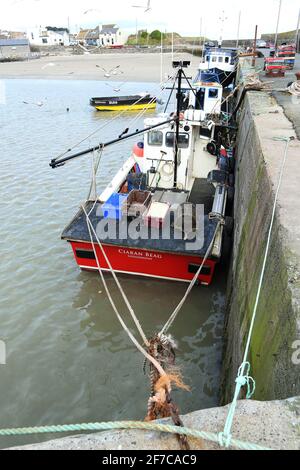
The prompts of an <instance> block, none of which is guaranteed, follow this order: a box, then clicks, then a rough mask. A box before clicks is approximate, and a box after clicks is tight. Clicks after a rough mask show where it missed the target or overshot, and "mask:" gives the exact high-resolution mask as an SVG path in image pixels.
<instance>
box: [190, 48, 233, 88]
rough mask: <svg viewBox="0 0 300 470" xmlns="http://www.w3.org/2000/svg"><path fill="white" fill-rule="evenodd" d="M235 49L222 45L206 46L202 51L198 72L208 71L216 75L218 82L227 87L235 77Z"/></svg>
mask: <svg viewBox="0 0 300 470" xmlns="http://www.w3.org/2000/svg"><path fill="white" fill-rule="evenodd" d="M237 60H238V56H237V50H236V49H227V48H224V47H208V48H206V49H205V51H204V57H203V61H202V62H201V63H200V64H199V72H201V71H202V72H203V71H209V72H211V73H214V74H216V75H217V77H218V82H219V83H221V84H222V85H223V87H227V86H228V85H230V84H231V83H233V82H234V80H235V77H236V65H237Z"/></svg>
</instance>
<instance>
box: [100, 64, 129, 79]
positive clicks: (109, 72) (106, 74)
mask: <svg viewBox="0 0 300 470" xmlns="http://www.w3.org/2000/svg"><path fill="white" fill-rule="evenodd" d="M96 67H98V68H100V69H102V70H103V72H104V77H106V78H109V77H110V76H111V75H117V73H118V71H117V69H118V68H119V67H120V65H117V66H116V67H113V68H112V69H110V70H106V69H105V68H104V67H101V65H96ZM119 73H123V72H121V71H119Z"/></svg>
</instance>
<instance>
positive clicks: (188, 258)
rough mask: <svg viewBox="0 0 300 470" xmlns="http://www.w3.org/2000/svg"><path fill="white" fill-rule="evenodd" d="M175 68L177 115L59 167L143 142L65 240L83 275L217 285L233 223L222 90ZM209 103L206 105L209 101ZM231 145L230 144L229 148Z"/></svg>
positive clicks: (60, 160) (58, 162)
mask: <svg viewBox="0 0 300 470" xmlns="http://www.w3.org/2000/svg"><path fill="white" fill-rule="evenodd" d="M187 65H188V63H186V62H183V63H182V62H178V63H177V62H176V63H174V67H176V68H177V69H178V70H177V74H176V78H175V83H174V85H175V84H177V108H176V110H175V112H173V113H171V114H167V113H162V114H160V115H158V116H156V117H153V118H146V119H145V120H144V129H141V130H138V131H136V132H134V133H132V134H128V132H127V133H126V135H123V136H120V137H119V138H118V139H115V140H113V141H110V142H106V143H103V144H100V145H98V146H96V147H93V148H90V149H87V150H85V151H82V152H78V153H77V154H74V155H71V156H67V157H63V158H58V159H54V160H52V161H51V163H50V165H51V166H52V167H53V168H55V167H57V166H61V165H63V164H65V163H66V162H67V161H69V160H72V159H74V158H77V157H80V156H83V155H86V154H89V153H91V152H96V151H99V152H103V151H104V150H105V148H106V147H108V146H111V145H113V144H115V143H116V142H120V141H122V140H126V139H129V138H132V137H135V136H137V135H143V141H140V142H137V143H136V144H135V145H134V147H133V151H132V154H131V155H130V157H129V158H128V159H127V161H126V162H125V163H124V164H123V165H122V167H121V168H120V170H119V171H118V172H117V174H116V175H115V176H114V178H113V179H112V180H111V182H110V183H109V184H108V185H107V187H106V188H105V189H104V190H103V191H102V192H101V194H100V195H97V196H96V195H95V196H94V197H92V198H90V199H89V200H88V201H86V203H85V204H84V205H83V206H82V207H81V208H80V210H79V212H78V213H77V214H76V216H75V217H74V219H73V220H72V221H71V222H70V223H69V224H68V226H67V227H66V228H65V230H64V231H63V234H62V238H63V239H64V240H66V241H68V242H69V243H70V244H71V246H72V249H73V252H74V256H75V259H76V262H77V264H78V265H79V267H80V268H81V269H83V270H99V269H101V270H103V271H111V270H112V269H113V270H114V271H115V272H119V273H124V274H130V275H137V276H146V277H154V278H161V279H169V280H176V281H185V282H190V281H191V280H193V279H195V278H196V279H197V281H198V282H199V283H202V284H206V285H208V284H210V283H211V282H212V279H213V274H214V270H215V266H216V264H217V263H218V262H219V261H220V260H221V257H222V254H224V251H225V249H226V247H225V245H226V243H225V242H226V239H227V240H228V236H229V232H230V226H231V224H232V220H231V218H230V217H226V215H227V213H228V202H229V201H230V198H231V197H232V189H233V188H232V172H233V157H232V149H231V148H230V145H229V144H230V143H231V140H230V139H231V135H230V129H229V128H228V126H224V127H222V125H221V124H220V122H218V123H216V122H214V121H213V120H212V116H213V115H214V116H218V115H220V113H221V99H222V86H221V85H220V84H219V83H215V82H201V83H196V84H193V85H190V89H189V93H188V92H187V88H184V87H182V81H183V80H184V79H185V80H186V81H187V82H188V83H189V81H188V78H187V77H186V75H185V73H184V67H186V66H187ZM203 100H204V101H203ZM228 143H229V144H228Z"/></svg>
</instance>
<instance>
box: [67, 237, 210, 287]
mask: <svg viewBox="0 0 300 470" xmlns="http://www.w3.org/2000/svg"><path fill="white" fill-rule="evenodd" d="M70 243H71V245H72V248H73V252H74V256H75V259H76V262H77V264H78V266H79V267H80V268H81V269H83V270H93V271H94V270H97V269H98V267H97V261H96V259H95V255H94V251H93V246H92V244H91V243H88V242H76V241H70ZM103 248H104V250H105V253H106V256H107V258H108V260H109V262H110V263H111V266H112V267H113V269H114V271H115V272H119V273H124V274H131V275H136V276H147V277H154V278H161V279H168V280H173V281H185V282H188V281H191V280H192V279H193V277H194V275H195V273H196V272H197V269H198V268H199V266H200V265H201V263H202V261H203V258H202V257H201V256H193V255H190V254H184V253H170V252H160V251H153V250H145V249H135V248H128V247H123V246H118V245H105V244H103ZM95 249H96V253H97V258H98V261H99V264H100V266H101V268H102V269H103V270H106V271H109V267H108V265H107V262H106V260H105V258H104V256H103V253H102V251H101V249H100V247H99V246H98V245H95ZM215 265H216V261H215V260H212V259H207V260H206V261H205V263H204V266H203V269H202V272H201V274H200V276H199V277H198V280H199V282H200V283H201V284H205V285H209V284H210V283H211V281H212V278H213V274H214V270H215Z"/></svg>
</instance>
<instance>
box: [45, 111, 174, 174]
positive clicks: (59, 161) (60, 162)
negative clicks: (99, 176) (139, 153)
mask: <svg viewBox="0 0 300 470" xmlns="http://www.w3.org/2000/svg"><path fill="white" fill-rule="evenodd" d="M178 119H179V116H176V115H175V116H173V117H172V118H171V119H168V120H167V121H163V122H160V123H158V124H154V125H153V126H149V127H146V128H145V129H140V130H137V131H136V132H133V133H132V134H127V135H124V136H123V137H122V134H121V136H120V137H119V138H117V139H114V140H110V141H109V142H105V143H102V144H99V145H96V147H91V148H89V149H87V150H82V151H81V152H78V153H75V154H73V155H69V156H67V157H63V158H53V159H52V160H51V162H50V163H49V165H50V166H51V168H57V167H59V166H63V165H64V164H65V163H66V162H67V161H69V160H74V159H75V158H78V157H82V156H83V155H87V154H88V153H91V152H95V151H97V150H101V149H104V148H105V147H109V146H110V145H113V144H116V143H118V142H121V141H123V140H127V139H130V138H131V137H134V136H136V135H140V134H144V133H146V132H149V131H151V130H152V129H155V128H156V127H161V126H164V125H165V124H169V123H170V122H176V121H178Z"/></svg>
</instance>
